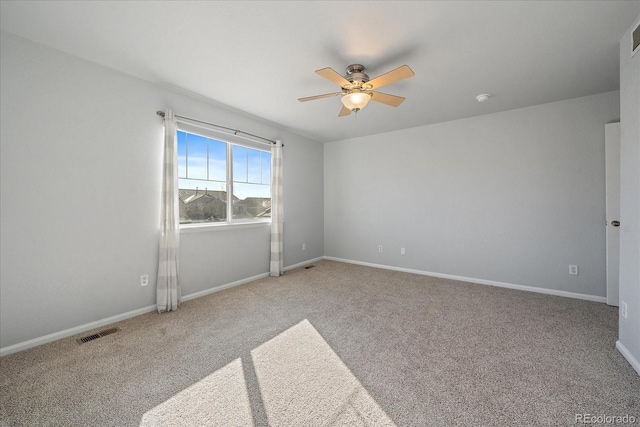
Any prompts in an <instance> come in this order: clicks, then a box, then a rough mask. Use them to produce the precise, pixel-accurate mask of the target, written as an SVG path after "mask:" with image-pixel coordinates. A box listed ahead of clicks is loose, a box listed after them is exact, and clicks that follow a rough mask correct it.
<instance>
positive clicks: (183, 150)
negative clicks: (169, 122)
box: [178, 131, 187, 178]
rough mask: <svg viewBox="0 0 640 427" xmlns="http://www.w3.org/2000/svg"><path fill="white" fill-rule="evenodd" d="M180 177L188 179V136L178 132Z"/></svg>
mask: <svg viewBox="0 0 640 427" xmlns="http://www.w3.org/2000/svg"><path fill="white" fill-rule="evenodd" d="M178 176H179V177H180V178H186V177H187V134H186V133H184V132H182V131H178Z"/></svg>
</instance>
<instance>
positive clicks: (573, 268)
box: [569, 265, 578, 276]
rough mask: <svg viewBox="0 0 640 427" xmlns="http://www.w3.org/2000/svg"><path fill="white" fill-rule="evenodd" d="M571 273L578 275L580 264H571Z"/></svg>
mask: <svg viewBox="0 0 640 427" xmlns="http://www.w3.org/2000/svg"><path fill="white" fill-rule="evenodd" d="M569 274H573V275H574V276H577V275H578V266H577V265H570V266H569Z"/></svg>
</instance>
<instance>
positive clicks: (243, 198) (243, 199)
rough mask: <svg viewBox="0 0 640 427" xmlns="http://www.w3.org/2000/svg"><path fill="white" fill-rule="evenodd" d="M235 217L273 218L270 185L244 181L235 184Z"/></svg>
mask: <svg viewBox="0 0 640 427" xmlns="http://www.w3.org/2000/svg"><path fill="white" fill-rule="evenodd" d="M233 218H234V219H253V218H256V219H260V218H271V190H270V186H269V185H262V184H244V183H237V184H234V185H233Z"/></svg>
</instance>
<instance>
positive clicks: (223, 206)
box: [178, 179, 227, 224]
mask: <svg viewBox="0 0 640 427" xmlns="http://www.w3.org/2000/svg"><path fill="white" fill-rule="evenodd" d="M178 188H179V190H178V193H179V201H178V203H179V205H180V223H181V224H194V223H199V222H219V221H226V220H227V191H226V183H225V182H215V181H205V180H195V179H179V180H178Z"/></svg>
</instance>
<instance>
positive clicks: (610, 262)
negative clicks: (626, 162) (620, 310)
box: [604, 123, 620, 306]
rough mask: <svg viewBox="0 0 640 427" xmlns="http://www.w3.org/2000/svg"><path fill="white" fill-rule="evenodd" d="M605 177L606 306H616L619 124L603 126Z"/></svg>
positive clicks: (618, 219) (618, 229)
mask: <svg viewBox="0 0 640 427" xmlns="http://www.w3.org/2000/svg"><path fill="white" fill-rule="evenodd" d="M604 135H605V138H604V140H605V162H606V164H605V170H606V175H607V187H606V188H607V189H606V192H607V201H606V204H607V206H606V217H607V304H609V305H615V306H618V299H619V296H618V284H619V283H618V279H619V270H620V123H609V124H607V125H605V126H604Z"/></svg>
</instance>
